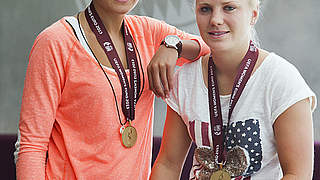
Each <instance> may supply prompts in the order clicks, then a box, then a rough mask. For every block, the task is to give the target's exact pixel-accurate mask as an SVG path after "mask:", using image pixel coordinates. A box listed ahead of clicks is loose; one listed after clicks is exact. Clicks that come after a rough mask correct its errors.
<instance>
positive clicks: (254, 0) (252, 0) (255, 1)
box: [249, 0, 261, 47]
mask: <svg viewBox="0 0 320 180" xmlns="http://www.w3.org/2000/svg"><path fill="white" fill-rule="evenodd" d="M249 5H250V6H251V7H252V8H256V7H257V6H258V13H259V15H258V16H260V15H261V12H260V0H249ZM250 39H251V40H252V41H254V42H255V44H256V46H257V47H260V40H259V37H258V34H257V31H256V29H255V27H254V26H252V28H251V31H250Z"/></svg>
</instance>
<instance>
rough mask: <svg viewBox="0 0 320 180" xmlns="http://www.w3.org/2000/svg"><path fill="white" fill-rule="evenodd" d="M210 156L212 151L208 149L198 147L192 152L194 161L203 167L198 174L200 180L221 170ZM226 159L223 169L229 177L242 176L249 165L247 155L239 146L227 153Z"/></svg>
mask: <svg viewBox="0 0 320 180" xmlns="http://www.w3.org/2000/svg"><path fill="white" fill-rule="evenodd" d="M212 154H213V150H212V148H209V147H198V148H196V149H195V151H194V156H195V159H196V160H197V161H198V162H199V163H200V164H201V165H202V166H203V169H201V171H200V174H199V176H200V177H201V179H209V178H210V176H211V174H212V173H214V172H216V171H218V170H219V169H221V168H219V165H218V164H217V163H216V162H215V160H214V157H213V155H212ZM226 159H227V160H226V164H225V165H224V167H223V169H224V171H226V172H227V173H228V174H229V175H230V176H231V177H238V176H241V175H243V174H244V173H245V172H246V170H247V169H248V167H249V164H250V160H249V153H248V152H247V150H245V149H244V148H242V147H240V146H235V147H233V148H232V149H231V150H230V151H228V152H227V156H226Z"/></svg>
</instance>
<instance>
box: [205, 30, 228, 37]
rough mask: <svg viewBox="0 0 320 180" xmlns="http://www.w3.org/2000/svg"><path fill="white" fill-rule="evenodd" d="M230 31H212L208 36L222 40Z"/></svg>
mask: <svg viewBox="0 0 320 180" xmlns="http://www.w3.org/2000/svg"><path fill="white" fill-rule="evenodd" d="M229 32H230V31H210V32H208V34H209V35H210V36H211V37H213V38H221V37H223V36H224V35H226V34H228V33H229Z"/></svg>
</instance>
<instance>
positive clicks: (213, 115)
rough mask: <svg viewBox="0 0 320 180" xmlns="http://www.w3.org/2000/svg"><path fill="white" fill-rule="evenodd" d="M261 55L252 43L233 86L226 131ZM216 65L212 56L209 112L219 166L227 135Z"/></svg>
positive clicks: (222, 159)
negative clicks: (224, 128) (224, 127)
mask: <svg viewBox="0 0 320 180" xmlns="http://www.w3.org/2000/svg"><path fill="white" fill-rule="evenodd" d="M258 55H259V51H258V49H257V48H256V47H255V45H254V43H253V42H252V41H250V45H249V49H248V51H247V53H246V55H245V56H244V58H243V59H242V61H241V64H240V67H239V71H238V74H237V76H236V79H235V82H234V84H233V88H232V93H231V98H230V102H229V114H228V124H227V127H226V129H228V127H229V124H230V119H231V114H232V111H233V109H234V107H235V106H236V103H237V102H238V100H239V98H240V96H241V93H242V91H243V90H244V88H245V86H246V84H247V82H248V80H249V78H250V76H251V73H252V71H253V68H254V66H255V64H256V62H257V59H258ZM215 69H216V67H215V65H214V62H213V59H212V55H210V58H209V62H208V91H209V92H208V93H209V94H208V98H209V111H210V124H211V133H212V141H213V149H214V157H215V161H216V162H217V163H219V164H223V163H224V162H225V158H226V157H225V156H226V147H225V144H224V143H225V142H224V140H225V135H224V132H226V131H224V130H223V121H222V113H221V104H220V95H219V88H218V82H217V77H216V74H215Z"/></svg>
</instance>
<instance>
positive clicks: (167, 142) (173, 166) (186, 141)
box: [150, 106, 191, 180]
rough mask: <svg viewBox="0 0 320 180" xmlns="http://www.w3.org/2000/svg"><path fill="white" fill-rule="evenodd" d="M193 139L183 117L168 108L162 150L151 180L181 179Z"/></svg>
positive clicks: (154, 166)
mask: <svg viewBox="0 0 320 180" xmlns="http://www.w3.org/2000/svg"><path fill="white" fill-rule="evenodd" d="M190 144H191V139H190V137H189V134H188V131H187V127H186V125H185V124H184V122H183V120H182V119H181V117H180V116H179V115H178V114H177V113H176V112H175V111H173V110H172V109H171V108H170V107H169V106H168V107H167V118H166V123H165V127H164V131H163V137H162V142H161V148H160V151H159V154H158V157H157V159H156V161H155V164H154V165H153V168H152V171H151V177H150V180H157V179H161V180H162V179H166V180H171V179H172V180H177V179H179V176H180V173H181V170H182V165H183V162H184V160H185V158H186V154H187V152H188V150H189V147H190Z"/></svg>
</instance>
